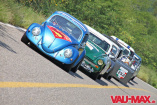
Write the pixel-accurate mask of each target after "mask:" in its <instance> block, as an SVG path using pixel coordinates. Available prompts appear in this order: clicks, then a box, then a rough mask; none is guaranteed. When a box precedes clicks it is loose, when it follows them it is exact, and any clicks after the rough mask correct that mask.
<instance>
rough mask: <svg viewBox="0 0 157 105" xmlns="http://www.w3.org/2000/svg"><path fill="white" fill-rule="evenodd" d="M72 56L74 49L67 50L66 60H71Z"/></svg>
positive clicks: (65, 53) (65, 52)
mask: <svg viewBox="0 0 157 105" xmlns="http://www.w3.org/2000/svg"><path fill="white" fill-rule="evenodd" d="M72 54H73V52H72V49H66V50H65V51H64V56H65V58H70V57H71V56H72Z"/></svg>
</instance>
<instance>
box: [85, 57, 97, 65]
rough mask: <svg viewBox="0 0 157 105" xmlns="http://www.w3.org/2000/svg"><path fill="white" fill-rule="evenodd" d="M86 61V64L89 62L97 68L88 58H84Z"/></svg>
mask: <svg viewBox="0 0 157 105" xmlns="http://www.w3.org/2000/svg"><path fill="white" fill-rule="evenodd" d="M84 60H85V61H86V62H88V63H89V64H90V65H92V66H95V64H94V63H93V62H91V61H90V60H88V59H87V58H84Z"/></svg>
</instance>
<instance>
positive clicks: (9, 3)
mask: <svg viewBox="0 0 157 105" xmlns="http://www.w3.org/2000/svg"><path fill="white" fill-rule="evenodd" d="M44 20H45V18H44V16H43V15H41V13H35V12H34V11H33V9H31V8H28V7H23V5H20V4H18V3H15V2H14V1H13V0H4V1H3V0H0V21H2V22H6V23H10V24H13V25H16V26H20V27H25V28H28V26H29V25H30V24H32V23H41V22H42V21H44Z"/></svg>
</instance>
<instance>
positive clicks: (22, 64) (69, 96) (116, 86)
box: [0, 24, 157, 105]
mask: <svg viewBox="0 0 157 105" xmlns="http://www.w3.org/2000/svg"><path fill="white" fill-rule="evenodd" d="M23 34H24V32H23V31H19V30H18V29H16V28H12V27H8V26H6V25H3V24H0V105H111V104H112V100H111V97H110V96H114V97H115V96H116V95H120V96H123V95H124V96H129V97H131V96H137V95H139V96H151V97H150V101H152V100H155V101H156V103H157V89H155V88H153V87H151V86H150V85H148V84H146V83H145V82H143V81H142V80H140V79H138V78H135V80H134V81H131V82H129V83H127V85H123V84H121V83H119V82H118V81H116V80H115V79H111V80H110V81H108V80H105V79H103V78H102V79H101V80H96V81H94V80H92V79H91V78H90V77H89V76H88V74H87V73H85V72H84V70H80V71H77V73H73V72H69V73H67V72H66V71H64V70H63V69H62V68H60V67H59V64H56V63H55V62H53V61H52V60H51V59H47V57H45V56H43V55H42V54H40V53H38V52H36V51H35V50H33V49H31V48H29V47H28V46H26V45H24V44H23V43H22V42H21V41H20V39H21V37H22V35H23ZM54 63H55V64H54ZM119 104H120V103H119ZM127 104H128V105H130V104H131V101H129V102H128V103H127ZM141 104H143V103H141ZM134 105H135V104H134ZM138 105H140V104H138ZM146 105H148V103H146Z"/></svg>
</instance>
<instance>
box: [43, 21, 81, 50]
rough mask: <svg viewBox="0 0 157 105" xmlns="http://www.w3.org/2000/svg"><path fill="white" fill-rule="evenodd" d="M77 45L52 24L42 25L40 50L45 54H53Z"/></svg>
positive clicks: (65, 33) (70, 37)
mask: <svg viewBox="0 0 157 105" xmlns="http://www.w3.org/2000/svg"><path fill="white" fill-rule="evenodd" d="M76 44H79V43H78V41H77V40H76V39H74V38H73V37H72V36H71V35H70V34H69V33H67V32H65V31H64V30H62V29H61V28H60V27H59V26H57V25H53V24H52V23H45V24H44V33H43V37H42V48H43V50H44V51H46V52H47V53H54V52H56V51H59V50H61V49H63V48H65V47H67V46H69V45H76Z"/></svg>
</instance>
